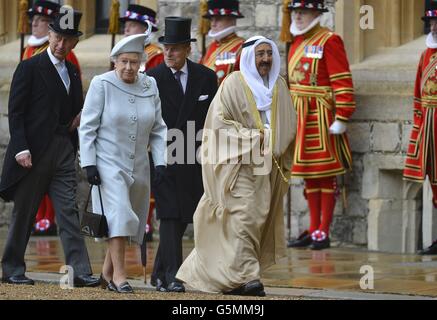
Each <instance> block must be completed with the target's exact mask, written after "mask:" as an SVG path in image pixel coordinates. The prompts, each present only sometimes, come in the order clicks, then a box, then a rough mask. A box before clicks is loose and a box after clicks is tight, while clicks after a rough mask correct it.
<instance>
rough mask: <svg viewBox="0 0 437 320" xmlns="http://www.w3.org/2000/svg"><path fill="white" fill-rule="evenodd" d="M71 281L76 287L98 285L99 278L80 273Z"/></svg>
mask: <svg viewBox="0 0 437 320" xmlns="http://www.w3.org/2000/svg"><path fill="white" fill-rule="evenodd" d="M73 283H74V286H75V287H76V288H83V287H88V288H90V287H98V286H100V279H98V278H94V277H92V276H90V275H81V276H77V277H74V280H73Z"/></svg>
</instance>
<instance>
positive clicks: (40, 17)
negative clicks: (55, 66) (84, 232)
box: [23, 0, 80, 235]
mask: <svg viewBox="0 0 437 320" xmlns="http://www.w3.org/2000/svg"><path fill="white" fill-rule="evenodd" d="M59 10H60V6H59V5H58V4H57V3H54V2H51V1H39V0H38V1H35V3H34V5H33V6H32V8H30V9H29V11H28V12H27V15H28V16H29V18H30V19H31V24H32V35H31V36H30V37H29V40H28V42H27V46H26V48H25V50H24V53H23V60H26V59H29V58H31V57H33V56H34V55H37V54H39V53H42V52H44V51H46V50H47V48H48V46H49V24H50V23H53V21H54V19H55V18H56V16H57V15H58V14H59ZM65 59H66V60H67V61H70V62H71V63H73V64H74V65H75V66H76V67H77V69H78V70H79V74H80V66H79V61H78V60H77V58H76V56H75V54H74V53H73V51H71V52H70V53H69V54H68V55H67V57H66V58H65ZM56 233H57V226H56V223H55V211H54V209H53V204H52V202H51V201H50V198H49V196H48V195H47V194H46V195H45V196H44V198H43V200H42V201H41V204H40V206H39V209H38V213H37V215H36V219H35V227H34V229H33V230H32V234H33V235H56Z"/></svg>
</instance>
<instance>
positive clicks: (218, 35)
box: [208, 26, 237, 41]
mask: <svg viewBox="0 0 437 320" xmlns="http://www.w3.org/2000/svg"><path fill="white" fill-rule="evenodd" d="M236 28H237V27H236V26H230V27H228V28H226V29H223V30H222V31H219V32H216V33H213V32H212V30H209V33H208V37H210V38H212V39H213V40H215V41H220V40H221V39H223V38H225V37H227V36H229V35H230V34H232V33H234V32H235V29H236Z"/></svg>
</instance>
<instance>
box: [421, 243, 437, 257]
mask: <svg viewBox="0 0 437 320" xmlns="http://www.w3.org/2000/svg"><path fill="white" fill-rule="evenodd" d="M419 254H421V255H434V254H437V240H435V241H434V242H433V243H432V245H430V246H429V247H428V248H426V249H423V250H422V251H420V252H419Z"/></svg>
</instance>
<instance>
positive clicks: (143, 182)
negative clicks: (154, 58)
mask: <svg viewBox="0 0 437 320" xmlns="http://www.w3.org/2000/svg"><path fill="white" fill-rule="evenodd" d="M146 37H147V34H139V35H133V36H129V37H127V38H125V39H123V40H121V41H120V42H119V43H117V45H116V46H115V47H114V49H113V50H112V52H111V59H112V61H113V62H114V64H115V70H113V71H110V72H107V73H105V74H102V75H99V76H96V77H94V79H93V80H92V81H91V84H90V88H89V91H88V94H87V96H86V99H85V104H84V108H83V111H82V118H81V123H80V128H79V139H80V152H81V166H82V168H85V169H86V172H87V176H88V182H89V183H90V184H92V185H100V189H101V195H102V202H103V210H104V213H105V216H106V218H107V221H108V229H109V236H108V238H109V240H108V250H107V253H106V257H105V262H104V264H103V268H102V274H101V280H102V287H103V288H108V289H109V290H113V291H116V292H119V293H131V292H133V290H132V287H131V286H130V285H129V283H128V282H127V274H126V269H125V246H126V240H127V239H130V240H133V241H134V242H136V243H138V244H141V243H142V241H143V237H144V232H145V230H146V221H147V214H148V209H149V197H150V168H149V158H148V152H147V150H148V147H149V146H150V150H151V153H152V157H153V162H154V164H155V176H156V177H155V179H156V180H160V179H162V177H163V172H164V169H165V165H166V160H165V159H166V156H165V155H166V146H167V143H166V137H167V127H166V125H165V123H164V121H163V119H162V116H161V101H160V98H159V92H158V88H157V86H156V82H155V79H153V78H151V77H148V76H147V75H146V74H142V73H138V70H139V68H140V65H141V64H142V63H143V62H144V61H145V60H146V59H147V57H146V56H145V54H144V42H145V40H146ZM155 182H156V183H159V181H155ZM92 202H93V211H94V212H100V211H101V209H100V208H101V207H100V199H99V194H98V190H97V188H93V191H92Z"/></svg>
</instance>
